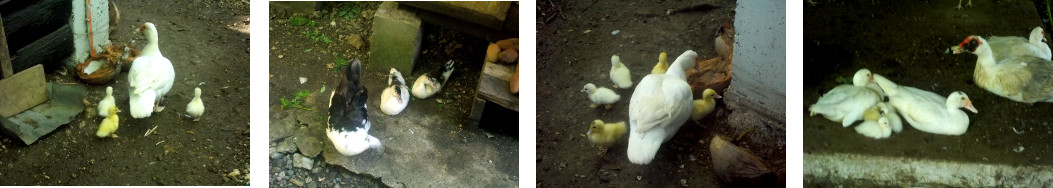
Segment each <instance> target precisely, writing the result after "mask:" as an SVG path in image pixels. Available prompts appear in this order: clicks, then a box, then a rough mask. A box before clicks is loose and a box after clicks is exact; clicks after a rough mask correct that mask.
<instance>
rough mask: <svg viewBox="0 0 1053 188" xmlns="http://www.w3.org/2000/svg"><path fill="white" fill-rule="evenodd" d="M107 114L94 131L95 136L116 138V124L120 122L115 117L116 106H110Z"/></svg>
mask: <svg viewBox="0 0 1053 188" xmlns="http://www.w3.org/2000/svg"><path fill="white" fill-rule="evenodd" d="M108 114H109V116H107V117H106V119H103V120H102V123H101V124H99V131H97V132H95V136H98V137H99V138H105V137H113V138H117V134H115V132H117V125H118V124H119V122H120V120H119V118H118V117H117V106H116V105H115V106H113V107H110V110H109V112H108Z"/></svg>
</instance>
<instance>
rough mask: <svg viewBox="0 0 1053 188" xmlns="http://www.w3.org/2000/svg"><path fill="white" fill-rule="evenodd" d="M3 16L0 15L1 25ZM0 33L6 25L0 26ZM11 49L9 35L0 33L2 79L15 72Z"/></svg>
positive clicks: (0, 70) (0, 74)
mask: <svg viewBox="0 0 1053 188" xmlns="http://www.w3.org/2000/svg"><path fill="white" fill-rule="evenodd" d="M3 20H4V19H3V17H2V16H0V26H2V25H4V21H3ZM0 33H4V27H0ZM10 52H11V51H8V50H7V36H6V35H0V72H2V73H0V79H4V78H9V77H11V76H12V75H14V74H15V70H14V67H11V54H10Z"/></svg>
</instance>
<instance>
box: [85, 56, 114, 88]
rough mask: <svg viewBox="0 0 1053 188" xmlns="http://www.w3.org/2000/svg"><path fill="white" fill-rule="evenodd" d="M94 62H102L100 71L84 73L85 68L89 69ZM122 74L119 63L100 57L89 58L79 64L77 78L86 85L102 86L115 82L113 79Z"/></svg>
mask: <svg viewBox="0 0 1053 188" xmlns="http://www.w3.org/2000/svg"><path fill="white" fill-rule="evenodd" d="M92 61H102V65H101V66H99V69H98V70H95V72H92V73H91V74H87V73H84V68H87V67H88V65H89V64H91V62H92ZM120 72H121V66H119V65H118V64H117V62H114V61H110V60H109V59H108V58H107V56H98V57H94V58H88V59H87V60H84V62H81V63H79V64H77V77H79V78H80V79H81V80H83V81H84V83H88V84H94V85H102V84H106V83H107V82H110V81H111V80H113V77H114V76H115V75H117V74H118V73H120Z"/></svg>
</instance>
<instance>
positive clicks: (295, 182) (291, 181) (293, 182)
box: [289, 179, 303, 186]
mask: <svg viewBox="0 0 1053 188" xmlns="http://www.w3.org/2000/svg"><path fill="white" fill-rule="evenodd" d="M289 183H292V184H296V186H303V181H300V180H298V179H289Z"/></svg>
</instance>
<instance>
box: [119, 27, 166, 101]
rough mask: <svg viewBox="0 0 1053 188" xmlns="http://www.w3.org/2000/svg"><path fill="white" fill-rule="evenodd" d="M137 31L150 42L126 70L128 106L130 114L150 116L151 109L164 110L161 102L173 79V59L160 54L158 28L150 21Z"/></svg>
mask: <svg viewBox="0 0 1053 188" xmlns="http://www.w3.org/2000/svg"><path fill="white" fill-rule="evenodd" d="M139 31H141V32H143V33H144V34H146V39H147V41H149V43H148V44H147V45H146V47H144V48H143V51H142V53H141V54H139V57H138V58H135V61H134V62H132V68H131V69H130V70H129V71H128V84H129V87H128V95H129V98H130V99H129V104H128V106H129V107H130V108H131V109H130V110H131V115H132V117H133V118H145V117H150V114H152V113H153V112H160V111H162V110H164V106H162V105H161V102H162V101H163V100H164V96H165V94H168V91H169V90H170V89H172V83H173V82H174V81H175V69H173V68H172V62H171V61H169V60H168V58H165V57H164V56H162V55H161V50H160V49H159V48H158V45H157V28H155V27H154V24H153V23H150V22H146V23H144V24H143V25H142V26H141V27H140V29H139Z"/></svg>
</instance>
